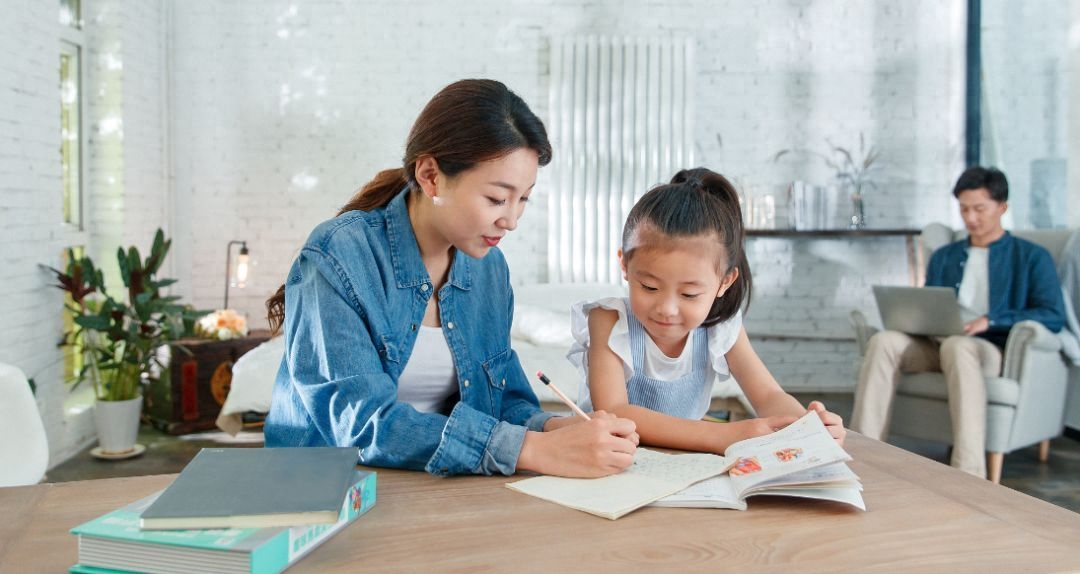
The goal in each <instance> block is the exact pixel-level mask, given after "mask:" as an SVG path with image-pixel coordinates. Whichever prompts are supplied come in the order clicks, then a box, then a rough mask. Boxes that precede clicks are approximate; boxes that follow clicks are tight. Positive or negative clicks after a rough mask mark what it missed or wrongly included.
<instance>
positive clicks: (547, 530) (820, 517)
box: [0, 433, 1080, 573]
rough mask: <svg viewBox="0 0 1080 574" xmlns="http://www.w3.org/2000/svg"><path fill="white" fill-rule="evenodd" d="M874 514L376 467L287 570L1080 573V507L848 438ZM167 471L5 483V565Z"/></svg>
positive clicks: (29, 560) (46, 559)
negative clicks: (374, 497) (714, 503)
mask: <svg viewBox="0 0 1080 574" xmlns="http://www.w3.org/2000/svg"><path fill="white" fill-rule="evenodd" d="M848 436H849V440H848V442H847V448H848V450H849V451H850V452H851V454H852V456H853V457H854V458H855V460H854V462H852V463H851V467H852V469H853V470H855V472H857V473H858V474H859V475H860V476H861V477H862V479H863V483H864V485H865V488H866V491H865V493H864V495H865V499H866V504H867V507H868V508H869V511H867V512H860V511H858V510H854V509H850V508H849V507H847V506H844V505H840V504H835V503H824V502H811V501H799V500H794V499H780V498H767V497H759V498H757V499H751V501H750V509H749V510H747V511H745V512H740V511H737V510H713V509H681V508H643V509H640V510H638V511H636V512H633V513H631V514H629V515H627V516H624V517H623V518H620V519H619V520H617V521H609V520H606V519H603V518H598V517H595V516H592V515H589V514H585V513H583V512H578V511H576V510H571V509H568V508H564V507H562V506H558V505H556V504H553V503H549V502H544V501H541V500H538V499H534V498H531V497H529V496H526V495H523V494H519V493H516V492H513V491H511V490H509V489H507V488H504V487H503V483H505V482H506V481H507V480H517V478H510V479H507V478H501V477H459V478H450V479H442V478H435V477H432V476H428V475H425V474H422V473H418V472H403V471H388V470H379V471H378V472H379V479H378V480H379V482H378V488H379V494H378V502H377V503H376V505H375V508H374V509H373V510H372V511H371V512H370V513H368V514H367V515H366V516H363V517H361V518H360V519H359V520H358V521H357V522H356V523H355V524H353V525H351V526H349V527H348V528H346V529H345V530H344V531H342V532H341V533H339V534H338V535H337V536H335V537H334V538H332V539H330V540H329V541H327V542H326V543H325V544H323V545H322V546H321V547H319V548H316V549H315V550H314V552H313V553H312V554H311V555H309V556H308V557H306V558H304V559H303V560H301V561H300V562H298V563H297V564H296V565H295V566H294V567H293V568H292V569H291V570H289V572H290V573H291V572H296V573H301V572H339V571H340V572H351V571H378V572H383V571H421V570H428V569H432V570H438V571H440V572H476V571H483V572H504V571H526V572H546V573H548V572H591V571H610V572H619V571H635V572H636V571H646V570H647V571H706V569H710V570H712V571H715V572H734V571H738V570H741V569H743V568H754V569H755V570H754V571H784V572H800V573H802V572H823V571H836V570H854V571H861V572H867V571H900V572H917V571H924V572H1019V571H1024V572H1051V571H1054V572H1060V571H1078V570H1080V547H1078V545H1077V542H1078V541H1080V514H1076V513H1073V512H1070V511H1068V510H1064V509H1062V508H1059V507H1057V506H1053V505H1051V504H1049V503H1046V502H1042V501H1040V500H1037V499H1034V498H1031V497H1029V496H1027V495H1024V494H1020V493H1018V492H1015V491H1013V490H1009V489H1008V488H1005V487H1002V486H998V485H995V484H991V483H990V482H988V481H985V480H979V479H976V478H973V477H971V476H969V475H966V474H963V473H961V472H959V471H956V470H954V469H952V468H950V467H948V466H945V465H942V464H939V463H937V462H934V461H931V460H928V459H924V458H921V457H919V456H916V455H913V454H910V453H908V452H906V451H903V450H900V449H898V448H895V447H892V446H889V445H886V444H884V443H879V442H877V441H873V440H870V439H867V438H864V437H862V436H859V435H856V434H854V433H850V434H849V435H848ZM171 479H172V476H171V475H159V476H146V477H137V478H117V479H105V480H91V481H84V482H73V483H59V484H45V485H37V486H30V487H19V488H6V489H0V571H3V572H62V571H65V570H66V568H67V567H68V566H70V565H71V564H74V563H75V561H76V539H75V537H74V536H72V535H70V534H68V533H67V531H68V529H69V528H71V527H72V526H74V525H76V524H79V523H81V522H83V521H86V520H89V519H91V518H93V517H95V516H98V515H100V514H104V513H105V512H107V511H109V510H112V509H113V508H116V507H119V506H121V505H123V504H125V503H127V502H130V501H133V500H135V499H137V498H139V497H141V496H144V495H146V494H149V493H151V492H153V491H155V490H157V489H160V488H163V487H164V486H166V485H167V484H168V483H169V481H170V480H171Z"/></svg>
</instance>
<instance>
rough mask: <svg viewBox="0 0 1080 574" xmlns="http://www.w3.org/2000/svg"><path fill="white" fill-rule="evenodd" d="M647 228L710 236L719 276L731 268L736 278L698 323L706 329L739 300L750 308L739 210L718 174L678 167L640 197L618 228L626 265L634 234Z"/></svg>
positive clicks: (727, 314) (729, 313)
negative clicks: (717, 252)
mask: <svg viewBox="0 0 1080 574" xmlns="http://www.w3.org/2000/svg"><path fill="white" fill-rule="evenodd" d="M643 226H644V227H648V228H649V229H652V230H655V231H657V232H658V233H660V234H661V235H663V236H665V237H667V238H682V237H699V236H703V235H713V234H715V235H716V237H717V239H718V241H719V244H720V246H721V247H723V252H724V253H725V254H726V255H727V260H726V261H717V262H716V266H717V272H718V275H720V277H724V276H725V275H727V274H728V273H729V272H731V270H732V269H736V268H737V269H738V270H739V276H738V278H736V280H735V282H734V283H732V285H731V287H730V288H729V289H728V290H727V292H726V293H724V296H723V297H720V298H718V299H716V301H715V302H714V303H713V306H712V309H710V310H709V315H708V316H707V317H706V318H705V321H704V323H702V324H703V325H705V326H706V327H711V326H712V325H715V324H717V323H719V322H721V321H726V320H728V319H730V318H731V317H733V316H734V315H735V313H736V312H737V311H738V310H739V308H740V307H742V306H743V305H744V304H745V305H746V306H747V307H749V306H750V292H751V287H752V284H753V279H752V278H751V277H750V265H749V263H748V262H747V261H746V252H745V251H744V250H743V236H744V233H743V225H742V209H740V207H739V194H738V192H736V191H735V186H733V185H731V182H729V181H728V180H727V178H725V177H724V176H722V175H720V174H718V173H716V172H714V171H711V170H709V169H706V168H703V167H698V168H694V169H684V170H682V171H680V172H679V173H677V174H675V177H673V178H671V183H667V184H663V185H658V186H656V187H654V188H652V189H651V190H649V192H648V193H646V194H645V195H643V196H642V197H641V199H640V200H638V202H637V203H636V204H634V207H633V208H632V209H631V210H630V214H629V215H627V217H626V225H624V226H623V236H622V248H623V261H624V262H625V263H626V264H629V262H630V258H631V257H632V256H633V251H634V249H639V248H641V247H642V246H643V245H642V244H641V243H640V242H639V243H637V244H635V245H632V244H631V242H632V241H633V240H634V234H635V233H636V232H637V230H638V229H639V228H641V227H643Z"/></svg>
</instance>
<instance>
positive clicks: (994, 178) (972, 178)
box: [952, 165, 1009, 203]
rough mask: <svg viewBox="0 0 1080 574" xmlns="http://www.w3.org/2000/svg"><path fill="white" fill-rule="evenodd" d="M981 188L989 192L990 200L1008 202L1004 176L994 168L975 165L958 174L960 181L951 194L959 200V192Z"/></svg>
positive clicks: (957, 181) (1006, 184)
mask: <svg viewBox="0 0 1080 574" xmlns="http://www.w3.org/2000/svg"><path fill="white" fill-rule="evenodd" d="M982 188H986V191H988V192H990V199H993V200H994V201H996V202H998V203H1005V202H1006V201H1009V180H1007V179H1005V174H1004V173H1002V172H1001V170H1000V169H997V168H996V167H981V166H978V165H976V166H974V167H969V168H967V169H966V170H964V173H962V174H960V179H957V180H956V185H955V186H953V190H952V194H953V197H956V198H959V197H960V193H961V192H964V191H969V190H972V189H982Z"/></svg>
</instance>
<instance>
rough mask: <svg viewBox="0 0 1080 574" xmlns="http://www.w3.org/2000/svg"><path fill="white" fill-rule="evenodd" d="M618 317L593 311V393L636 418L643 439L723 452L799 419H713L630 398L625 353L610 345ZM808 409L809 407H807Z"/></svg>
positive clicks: (601, 405)
mask: <svg viewBox="0 0 1080 574" xmlns="http://www.w3.org/2000/svg"><path fill="white" fill-rule="evenodd" d="M618 319H619V314H618V312H617V311H613V310H610V309H603V308H595V309H592V310H591V311H589V350H588V360H589V362H588V365H589V395H590V396H591V397H592V403H593V407H594V408H597V409H602V410H604V411H607V412H610V413H613V414H615V415H616V416H619V417H624V418H627V419H630V420H632V421H634V422H635V423H636V424H637V433H638V435H639V436H640V437H641V442H642V444H648V445H654V446H661V447H667V448H677V449H681V450H691V451H697V452H713V453H723V452H724V451H725V450H727V447H728V446H729V445H731V443H734V442H737V441H739V440H742V439H745V438H750V437H753V436H759V435H762V434H767V433H769V432H772V430H774V429H773V427H772V426H770V425H775V426H783V425H786V424H790V422H791V420H794V419H790V420H789V419H788V418H784V419H776V420H773V419H752V420H748V421H740V422H738V423H713V422H707V421H700V420H688V419H683V418H679V417H673V416H670V415H666V414H664V413H660V412H657V411H654V410H651V409H648V408H645V407H641V406H637V405H632V404H630V400H629V397H628V395H627V392H626V377H625V374H624V372H623V365H622V359H620V358H619V356H618V355H616V354H615V352H614V351H612V350H611V347H610V345H609V339H610V337H611V331H612V328H613V327H614V326H615V323H616V322H617V321H618ZM803 412H805V411H803Z"/></svg>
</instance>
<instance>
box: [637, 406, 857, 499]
mask: <svg viewBox="0 0 1080 574" xmlns="http://www.w3.org/2000/svg"><path fill="white" fill-rule="evenodd" d="M725 458H726V459H727V460H728V461H729V465H728V470H727V472H726V473H724V474H720V475H717V476H714V477H712V478H709V479H707V480H703V481H701V482H698V483H696V484H693V485H691V486H689V487H687V488H685V489H683V490H681V491H679V492H677V493H675V494H672V495H670V496H665V497H664V498H661V499H659V500H657V501H656V502H653V503H651V504H652V505H653V506H686V507H697V508H734V509H737V510H746V498H747V497H749V496H753V495H757V494H762V495H773V496H797V497H801V498H816V499H821V500H833V501H836V502H843V503H845V504H850V505H852V506H854V507H856V508H859V509H861V510H866V505H865V504H864V503H863V499H862V494H861V492H862V484H861V483H860V482H859V477H858V476H856V475H855V473H854V472H852V471H851V469H850V468H848V466H847V464H845V462H846V461H848V460H851V456H850V455H848V453H847V452H845V451H844V449H843V448H841V447H840V445H838V444H836V441H835V440H833V438H832V436H831V435H829V431H827V430H825V425H823V424H822V423H821V418H820V417H818V416H817V413H813V412H811V413H807V414H806V415H805V416H803V417H802V418H801V419H799V420H798V421H796V422H794V423H792V424H790V425H788V426H787V427H785V428H783V429H781V430H780V431H778V432H775V433H772V434H768V435H764V436H759V437H756V438H752V439H746V440H743V441H739V442H737V443H735V444H733V445H731V446H729V447H728V449H727V452H726V453H725Z"/></svg>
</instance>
